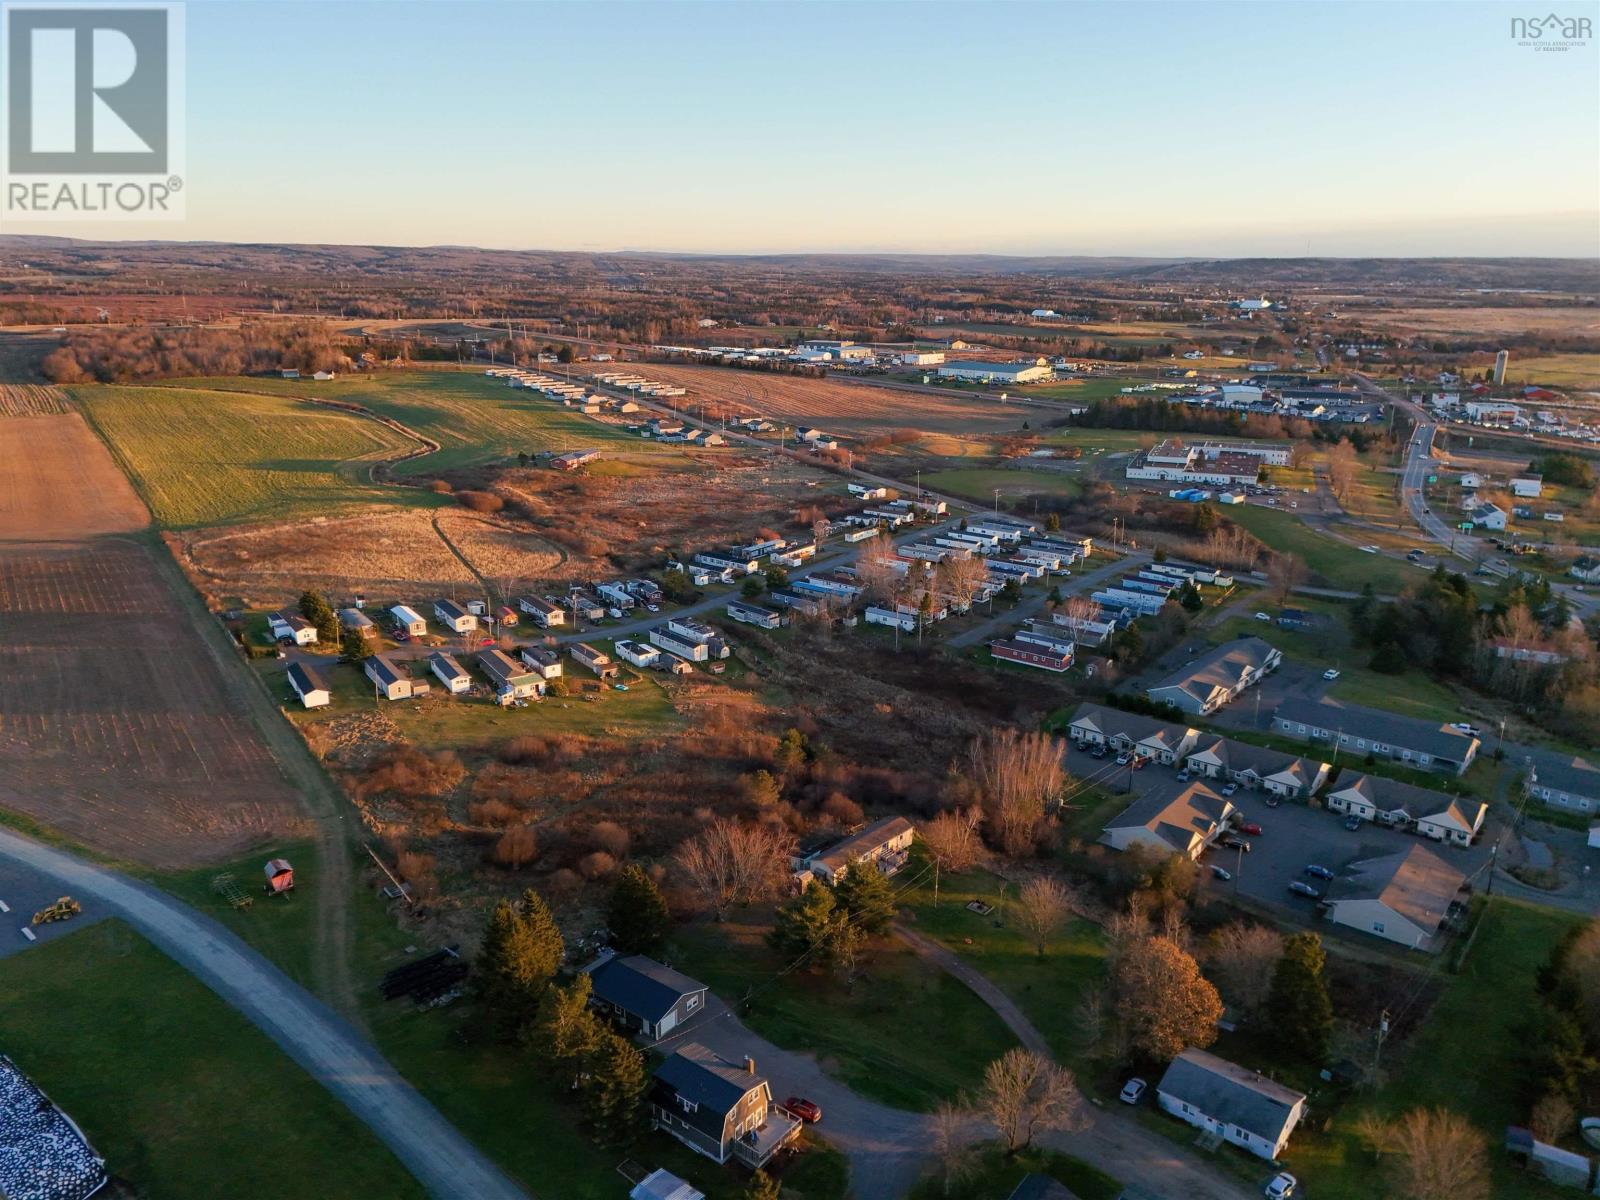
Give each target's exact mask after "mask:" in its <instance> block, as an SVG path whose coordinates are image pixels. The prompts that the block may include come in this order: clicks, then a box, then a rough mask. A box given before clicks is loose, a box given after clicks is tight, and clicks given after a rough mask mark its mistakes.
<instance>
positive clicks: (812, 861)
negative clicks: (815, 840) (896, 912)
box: [791, 817, 915, 884]
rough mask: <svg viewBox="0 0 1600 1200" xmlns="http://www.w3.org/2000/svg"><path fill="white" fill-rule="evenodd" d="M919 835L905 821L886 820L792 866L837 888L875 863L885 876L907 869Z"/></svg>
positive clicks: (892, 818) (796, 861) (804, 855)
mask: <svg viewBox="0 0 1600 1200" xmlns="http://www.w3.org/2000/svg"><path fill="white" fill-rule="evenodd" d="M914 837H915V834H914V832H913V830H912V828H911V822H910V821H908V820H906V819H905V818H904V817H884V818H882V819H881V820H878V821H873V822H872V823H871V824H869V825H866V826H863V827H862V828H861V829H858V830H857V831H856V832H855V833H852V834H851V835H850V836H849V837H846V838H844V839H842V840H840V841H837V842H834V843H832V844H831V845H828V846H825V847H823V848H821V849H819V850H815V851H812V852H810V853H806V854H801V855H797V856H796V857H795V858H794V859H793V860H792V863H791V865H792V866H793V867H794V869H795V870H796V871H797V872H805V871H809V872H811V874H812V875H813V876H814V877H816V878H818V879H821V880H822V881H823V882H825V883H829V884H836V883H838V882H839V881H840V880H841V879H843V878H844V877H845V876H846V875H848V874H849V873H850V868H851V867H853V866H856V865H857V864H860V863H866V862H871V863H874V864H875V865H876V866H877V868H878V870H879V871H881V872H882V873H883V874H885V875H893V874H894V873H895V872H897V871H899V870H900V868H901V867H903V866H905V865H906V857H907V855H908V854H909V853H910V851H911V843H912V840H913V839H914Z"/></svg>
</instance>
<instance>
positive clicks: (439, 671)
mask: <svg viewBox="0 0 1600 1200" xmlns="http://www.w3.org/2000/svg"><path fill="white" fill-rule="evenodd" d="M428 670H430V671H432V672H433V674H434V677H435V678H437V679H438V680H439V682H440V683H442V684H444V690H445V691H447V692H449V693H450V694H451V695H452V696H459V695H460V694H461V693H462V692H465V691H468V690H470V689H471V687H472V676H470V675H468V674H467V672H466V671H465V669H463V667H462V666H461V664H460V663H458V662H457V661H456V660H455V659H453V658H451V657H450V656H449V655H448V654H446V653H445V652H444V651H442V650H438V651H435V652H434V653H432V654H430V655H428Z"/></svg>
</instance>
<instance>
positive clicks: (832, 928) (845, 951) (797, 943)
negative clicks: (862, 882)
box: [767, 881, 865, 974]
mask: <svg viewBox="0 0 1600 1200" xmlns="http://www.w3.org/2000/svg"><path fill="white" fill-rule="evenodd" d="M864 936H865V935H864V934H863V933H862V931H861V928H860V927H859V926H858V925H856V924H855V923H854V922H853V921H851V919H850V914H849V913H848V912H846V911H845V909H844V907H843V906H842V905H841V904H839V902H838V898H837V897H836V896H835V895H834V892H833V889H832V888H830V887H829V886H828V885H827V884H825V883H821V882H817V881H814V882H813V883H812V884H811V886H809V887H808V888H806V890H805V891H804V892H802V893H801V894H800V895H798V896H796V897H795V898H794V899H793V900H790V901H789V902H788V903H787V904H785V905H783V906H782V907H781V908H779V909H778V911H777V914H776V919H775V920H774V922H773V926H772V931H771V932H770V933H768V934H767V940H768V943H769V944H770V945H771V946H772V947H773V949H775V950H777V951H778V952H779V953H780V954H783V955H785V956H786V957H790V958H794V959H799V958H801V957H805V958H806V960H807V965H808V966H810V967H814V968H817V969H819V970H834V971H839V972H841V973H845V974H848V973H849V971H850V970H851V968H853V967H854V966H855V961H856V951H857V950H859V949H860V948H861V941H862V938H863V937H864Z"/></svg>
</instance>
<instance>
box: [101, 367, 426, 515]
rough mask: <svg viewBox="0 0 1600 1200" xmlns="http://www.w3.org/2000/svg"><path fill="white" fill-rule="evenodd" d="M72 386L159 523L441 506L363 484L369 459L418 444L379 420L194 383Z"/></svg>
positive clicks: (413, 495) (417, 494)
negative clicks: (367, 506)
mask: <svg viewBox="0 0 1600 1200" xmlns="http://www.w3.org/2000/svg"><path fill="white" fill-rule="evenodd" d="M71 390H72V394H73V396H74V397H75V398H76V399H77V400H78V402H79V404H80V406H81V407H82V409H83V411H84V413H85V414H86V415H87V416H88V418H89V420H90V421H91V422H92V423H93V424H94V426H95V427H96V429H98V430H99V432H100V435H101V437H102V438H104V440H105V442H106V444H107V445H108V446H109V447H110V448H111V452H112V454H113V455H114V456H115V457H116V458H117V460H118V462H119V463H121V465H122V467H123V469H124V470H125V471H127V473H128V476H129V478H131V479H132V480H133V483H134V486H135V487H136V488H138V490H139V493H140V494H141V495H142V496H143V497H144V499H145V502H146V503H147V504H148V505H149V506H150V510H151V512H152V513H154V514H155V518H156V521H157V522H158V523H159V524H161V525H163V526H165V527H167V528H169V529H181V528H189V527H193V526H201V525H217V524H224V523H227V522H235V521H247V520H267V519H283V518H287V517H292V516H304V515H311V514H314V513H328V512H331V511H333V510H336V509H338V508H341V507H343V506H347V505H350V504H358V503H364V502H374V501H381V502H383V503H387V504H408V503H415V504H443V503H448V498H447V497H440V496H433V495H432V494H431V493H426V492H420V491H418V492H407V491H401V490H400V489H396V488H383V487H380V486H378V485H375V484H373V483H371V482H370V481H369V480H368V478H367V476H366V470H367V468H368V467H370V466H371V465H372V464H373V463H375V462H378V461H381V460H383V459H386V458H392V457H394V456H396V455H399V454H402V453H405V452H406V451H408V450H410V449H413V448H414V447H415V443H414V442H413V441H412V440H411V439H409V438H407V437H404V436H403V435H401V434H399V433H397V432H395V431H394V430H392V429H389V428H388V427H386V426H384V425H382V424H380V423H378V422H376V421H371V420H363V419H361V418H359V417H354V416H348V415H346V414H344V413H337V412H330V411H327V410H323V409H316V408H313V407H311V406H309V405H304V404H297V403H296V402H295V401H293V400H291V399H288V398H286V397H279V396H260V395H244V394H240V393H236V392H228V391H212V390H207V389H204V388H198V387H98V386H96V387H77V388H73V389H71Z"/></svg>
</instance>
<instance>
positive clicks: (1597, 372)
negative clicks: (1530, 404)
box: [1506, 354, 1600, 388]
mask: <svg viewBox="0 0 1600 1200" xmlns="http://www.w3.org/2000/svg"><path fill="white" fill-rule="evenodd" d="M1506 382H1507V383H1527V384H1540V385H1543V386H1546V387H1571V388H1600V354H1550V355H1546V356H1544V357H1542V358H1524V359H1520V360H1519V359H1518V358H1517V357H1516V355H1512V357H1511V364H1510V366H1508V367H1507V368H1506Z"/></svg>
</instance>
